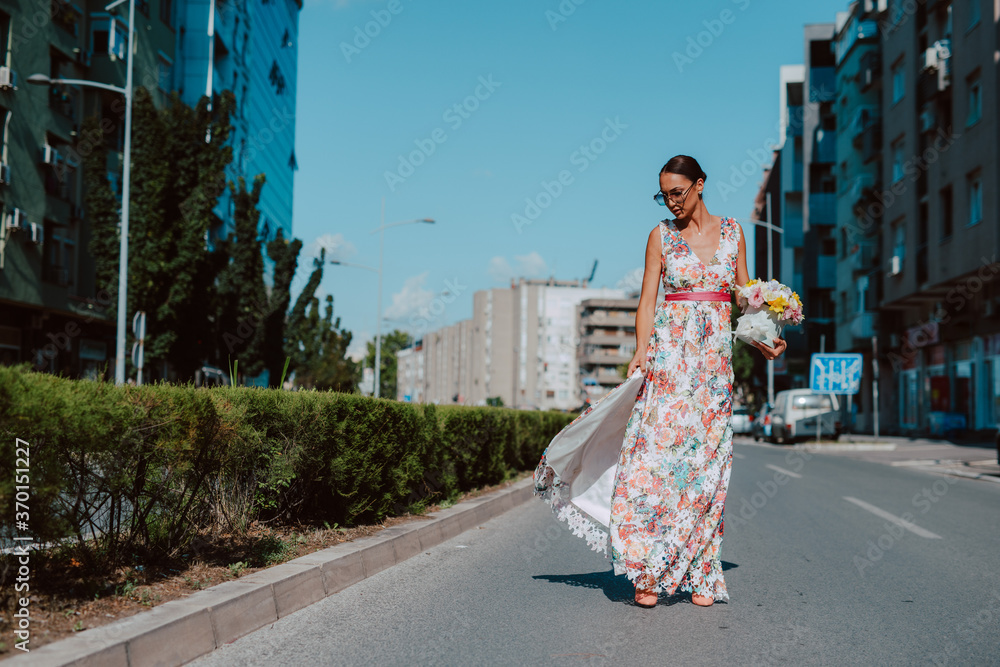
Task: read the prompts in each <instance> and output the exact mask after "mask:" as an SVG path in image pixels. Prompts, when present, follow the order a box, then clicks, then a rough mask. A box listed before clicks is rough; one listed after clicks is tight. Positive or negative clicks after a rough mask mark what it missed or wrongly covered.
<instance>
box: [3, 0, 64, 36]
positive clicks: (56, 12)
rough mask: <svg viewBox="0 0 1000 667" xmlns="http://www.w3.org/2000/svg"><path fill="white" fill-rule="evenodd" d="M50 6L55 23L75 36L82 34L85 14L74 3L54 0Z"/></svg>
mask: <svg viewBox="0 0 1000 667" xmlns="http://www.w3.org/2000/svg"><path fill="white" fill-rule="evenodd" d="M50 7H51V12H52V22H53V23H55V24H56V25H57V26H59V27H60V28H62V29H63V30H65V31H66V32H68V33H69V34H71V35H73V36H74V37H75V36H77V35H78V34H80V32H79V30H80V24H81V23H82V22H83V16H82V15H81V14H80V12H78V11H77V10H76V8H75V7H73V5H71V4H70V3H69V2H66V1H65V0H52V3H51V5H50ZM4 44H7V42H6V41H4Z"/></svg>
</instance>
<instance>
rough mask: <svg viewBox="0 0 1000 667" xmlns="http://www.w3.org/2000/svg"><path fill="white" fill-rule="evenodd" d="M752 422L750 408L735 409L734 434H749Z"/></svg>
mask: <svg viewBox="0 0 1000 667" xmlns="http://www.w3.org/2000/svg"><path fill="white" fill-rule="evenodd" d="M752 422H753V413H752V412H750V408H733V421H732V425H733V433H749V432H750V430H751V429H750V427H751V424H752Z"/></svg>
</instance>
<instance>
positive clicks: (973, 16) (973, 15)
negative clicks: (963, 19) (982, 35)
mask: <svg viewBox="0 0 1000 667" xmlns="http://www.w3.org/2000/svg"><path fill="white" fill-rule="evenodd" d="M981 18H982V15H981V13H980V10H979V0H969V30H971V29H972V28H974V27H976V26H977V25H979V19H981Z"/></svg>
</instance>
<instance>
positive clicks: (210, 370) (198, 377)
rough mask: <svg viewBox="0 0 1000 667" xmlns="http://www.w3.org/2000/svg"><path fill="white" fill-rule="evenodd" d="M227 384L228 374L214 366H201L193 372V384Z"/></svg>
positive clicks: (211, 385) (209, 385) (206, 385)
mask: <svg viewBox="0 0 1000 667" xmlns="http://www.w3.org/2000/svg"><path fill="white" fill-rule="evenodd" d="M228 385H229V374H228V373H226V372H225V371H223V370H222V369H221V368H216V367H215V366H202V367H201V368H199V369H198V370H196V371H195V372H194V386H196V387H223V386H228Z"/></svg>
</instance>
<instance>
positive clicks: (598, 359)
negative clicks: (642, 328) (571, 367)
mask: <svg viewBox="0 0 1000 667" xmlns="http://www.w3.org/2000/svg"><path fill="white" fill-rule="evenodd" d="M630 361H632V355H631V354H622V353H620V352H618V351H615V352H613V353H612V352H597V351H595V352H588V353H585V354H582V355H580V365H581V366H619V365H621V364H627V363H628V362H630Z"/></svg>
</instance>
